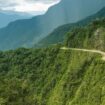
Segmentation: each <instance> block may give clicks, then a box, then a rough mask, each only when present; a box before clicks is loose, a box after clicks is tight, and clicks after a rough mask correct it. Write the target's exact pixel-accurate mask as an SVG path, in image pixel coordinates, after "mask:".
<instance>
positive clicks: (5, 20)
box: [0, 12, 31, 28]
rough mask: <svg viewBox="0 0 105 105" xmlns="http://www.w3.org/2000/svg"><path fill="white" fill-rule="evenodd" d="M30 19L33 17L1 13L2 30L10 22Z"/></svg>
mask: <svg viewBox="0 0 105 105" xmlns="http://www.w3.org/2000/svg"><path fill="white" fill-rule="evenodd" d="M29 17H31V16H28V15H21V14H10V13H2V12H0V28H3V27H6V26H7V25H8V24H9V23H10V22H13V21H15V20H18V19H26V18H29Z"/></svg>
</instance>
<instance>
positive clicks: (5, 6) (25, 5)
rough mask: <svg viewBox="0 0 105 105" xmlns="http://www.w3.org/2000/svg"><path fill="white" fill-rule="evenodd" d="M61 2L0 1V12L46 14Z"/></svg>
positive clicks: (33, 0) (37, 0) (55, 0)
mask: <svg viewBox="0 0 105 105" xmlns="http://www.w3.org/2000/svg"><path fill="white" fill-rule="evenodd" d="M59 1H60V0H0V10H3V11H15V12H26V13H34V12H35V13H36V12H37V13H39V14H40V13H44V12H45V11H46V10H47V9H48V8H49V7H50V6H52V5H54V4H56V3H58V2H59Z"/></svg>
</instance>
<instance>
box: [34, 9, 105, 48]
mask: <svg viewBox="0 0 105 105" xmlns="http://www.w3.org/2000/svg"><path fill="white" fill-rule="evenodd" d="M104 17H105V7H104V8H102V9H101V10H100V11H99V12H97V13H95V14H93V15H91V16H89V17H87V18H85V19H83V20H81V21H78V22H76V23H72V24H71V23H70V24H65V25H62V26H60V27H58V28H56V29H55V30H54V31H52V32H51V33H50V34H49V35H48V36H46V37H45V38H43V39H42V40H41V41H39V42H38V43H37V44H35V47H46V46H49V45H53V44H57V43H62V42H63V41H64V39H65V37H66V35H67V34H68V32H69V31H71V30H72V29H73V28H74V27H78V26H85V25H87V24H89V23H90V22H91V21H94V20H98V19H101V18H104Z"/></svg>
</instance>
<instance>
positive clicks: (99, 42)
mask: <svg viewBox="0 0 105 105" xmlns="http://www.w3.org/2000/svg"><path fill="white" fill-rule="evenodd" d="M65 44H66V46H68V47H73V48H88V49H99V50H103V51H105V18H104V19H101V20H95V21H94V22H92V23H91V24H89V25H88V26H85V27H84V28H83V27H78V28H75V29H73V30H72V31H71V32H69V33H68V35H67V40H66V41H65Z"/></svg>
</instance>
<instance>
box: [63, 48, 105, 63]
mask: <svg viewBox="0 0 105 105" xmlns="http://www.w3.org/2000/svg"><path fill="white" fill-rule="evenodd" d="M61 49H62V50H75V51H83V52H91V53H97V54H100V55H102V60H104V61H105V52H103V51H100V50H88V49H79V48H67V47H62V48H61Z"/></svg>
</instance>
